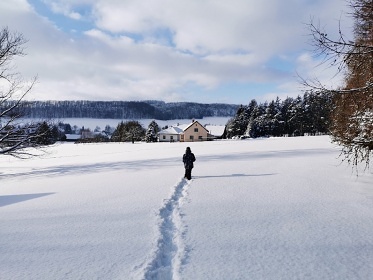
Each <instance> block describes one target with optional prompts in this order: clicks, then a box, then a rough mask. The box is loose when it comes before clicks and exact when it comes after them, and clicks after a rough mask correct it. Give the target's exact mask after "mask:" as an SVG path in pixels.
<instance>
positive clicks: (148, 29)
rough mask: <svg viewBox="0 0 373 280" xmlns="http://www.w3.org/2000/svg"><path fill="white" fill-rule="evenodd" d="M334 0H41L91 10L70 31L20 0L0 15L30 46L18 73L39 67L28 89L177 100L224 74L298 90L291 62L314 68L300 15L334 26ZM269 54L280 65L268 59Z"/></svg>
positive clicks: (2, 6)
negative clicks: (82, 24) (82, 26)
mask: <svg viewBox="0 0 373 280" xmlns="http://www.w3.org/2000/svg"><path fill="white" fill-rule="evenodd" d="M9 2H12V5H10V4H9ZM341 2H342V1H340V0H330V1H321V0H317V1H308V0H299V1H295V0H286V1H276V0H263V1H254V0H232V1H225V0H200V1H191V0H179V1H174V0H154V1H138V0H126V1H122V0H64V1H62V0H54V1H46V3H48V5H49V6H50V7H51V9H52V11H53V12H54V13H58V14H62V15H65V16H66V17H68V18H72V19H74V20H80V19H81V20H83V18H82V17H83V13H82V7H84V11H86V13H87V11H91V14H90V15H87V14H85V15H84V16H85V17H89V18H90V19H91V20H92V26H91V28H90V29H89V30H86V31H85V32H83V33H79V32H75V33H70V34H69V33H65V32H63V31H62V29H61V28H59V26H57V23H56V22H53V18H46V17H45V16H42V15H39V14H37V13H36V11H35V10H33V9H32V8H31V6H30V5H28V3H27V2H26V1H25V0H9V1H2V2H1V3H0V18H2V20H3V22H4V23H5V24H7V25H8V27H9V28H10V29H11V30H18V31H20V32H22V33H23V34H24V35H25V37H27V38H28V39H29V42H28V44H27V49H26V52H27V54H28V55H27V56H26V57H24V58H21V59H19V60H17V64H18V66H19V68H20V71H21V72H22V73H23V74H24V75H26V76H28V77H32V76H33V75H36V74H37V75H38V76H39V85H38V86H37V87H36V88H35V91H34V94H35V98H36V99H83V98H85V99H96V100H97V99H162V100H166V101H171V100H172V101H175V100H188V96H187V94H189V93H190V92H191V91H192V90H193V88H194V87H198V88H199V92H203V91H204V89H205V90H206V91H208V96H209V99H211V101H213V100H214V95H212V94H211V92H213V90H214V89H217V88H219V86H220V85H221V84H229V83H240V84H244V85H246V86H247V85H248V84H249V83H251V82H254V83H256V84H258V83H263V86H264V87H265V84H266V83H272V84H273V83H276V84H277V85H278V92H279V93H280V94H285V92H286V91H288V92H296V91H297V90H298V89H297V88H296V87H298V86H295V84H294V81H295V80H296V78H295V72H296V71H299V72H302V73H304V74H305V75H309V74H313V73H315V70H312V69H314V65H315V64H316V61H315V60H314V58H312V57H311V56H309V55H308V54H306V50H305V49H307V48H310V46H307V45H306V41H307V36H306V35H307V30H306V28H305V25H304V23H307V22H309V20H310V16H311V15H315V16H317V15H320V20H321V21H322V22H325V24H327V27H328V26H330V27H331V28H332V30H334V27H336V24H337V22H338V21H337V19H339V16H340V10H341V9H342V8H343V7H344V6H343V5H341ZM14 5H18V6H19V9H14V8H13V6H14ZM330 18H331V19H330ZM84 20H87V18H85V19H84ZM276 57H277V58H280V59H281V61H282V62H283V63H287V64H288V65H289V67H288V69H286V70H279V68H278V67H277V68H276V67H274V66H273V65H272V64H273V63H272V62H271V61H272V60H273V58H276ZM18 61H19V62H18ZM291 67H294V69H291ZM324 74H325V78H326V77H327V76H328V75H330V72H325V73H324ZM324 74H323V76H324ZM295 83H296V82H295ZM285 85H286V86H285ZM269 93H270V94H276V92H275V93H273V92H272V91H271V92H269ZM232 94H234V93H232V92H227V93H226V95H225V97H222V96H220V97H219V98H221V99H224V98H229V96H230V95H232ZM193 96H195V95H193ZM203 98H204V99H206V97H203ZM203 98H202V97H201V99H203ZM216 98H217V97H216Z"/></svg>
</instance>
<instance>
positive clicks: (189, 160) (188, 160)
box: [183, 147, 196, 169]
mask: <svg viewBox="0 0 373 280" xmlns="http://www.w3.org/2000/svg"><path fill="white" fill-rule="evenodd" d="M195 161H196V158H195V156H194V154H193V153H192V152H191V150H190V148H189V147H188V148H187V149H186V151H185V154H184V155H183V162H184V167H185V169H192V168H193V167H194V166H193V162H195Z"/></svg>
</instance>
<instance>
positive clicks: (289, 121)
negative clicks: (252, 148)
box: [223, 91, 332, 139]
mask: <svg viewBox="0 0 373 280" xmlns="http://www.w3.org/2000/svg"><path fill="white" fill-rule="evenodd" d="M331 109H332V95H331V94H329V93H319V92H314V91H308V92H306V93H304V95H303V96H298V97H296V98H292V97H287V98H286V99H285V100H283V101H281V100H280V99H279V98H277V99H276V100H272V101H271V102H269V103H268V102H264V103H258V102H257V101H256V100H255V99H253V100H251V102H250V103H249V105H246V106H242V105H241V106H240V107H239V108H238V110H237V113H236V115H235V116H234V117H233V118H232V119H230V120H229V121H228V123H227V125H226V127H225V131H224V135H223V138H228V139H230V138H235V137H251V138H257V137H269V136H301V135H304V134H312V135H316V134H327V133H329V125H330V112H331Z"/></svg>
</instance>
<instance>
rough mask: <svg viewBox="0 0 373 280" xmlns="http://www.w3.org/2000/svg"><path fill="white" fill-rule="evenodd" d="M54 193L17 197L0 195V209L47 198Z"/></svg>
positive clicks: (19, 195)
mask: <svg viewBox="0 0 373 280" xmlns="http://www.w3.org/2000/svg"><path fill="white" fill-rule="evenodd" d="M51 194H55V193H35V194H17V195H2V196H0V207H3V206H7V205H10V204H15V203H20V202H24V201H27V200H31V199H35V198H40V197H43V196H48V195H51Z"/></svg>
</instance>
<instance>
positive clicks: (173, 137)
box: [158, 120, 213, 142]
mask: <svg viewBox="0 0 373 280" xmlns="http://www.w3.org/2000/svg"><path fill="white" fill-rule="evenodd" d="M158 138H159V142H196V141H206V140H211V139H212V138H213V137H212V136H211V135H210V133H209V131H208V130H207V129H206V128H205V127H204V126H203V125H202V124H200V123H199V122H198V121H195V120H193V121H192V123H191V124H189V125H180V126H175V127H170V128H167V129H164V130H162V131H160V132H159V133H158Z"/></svg>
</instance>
